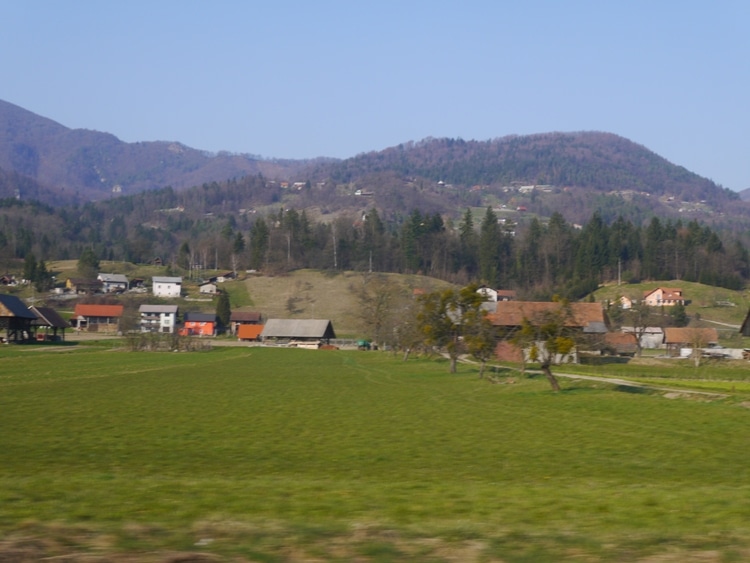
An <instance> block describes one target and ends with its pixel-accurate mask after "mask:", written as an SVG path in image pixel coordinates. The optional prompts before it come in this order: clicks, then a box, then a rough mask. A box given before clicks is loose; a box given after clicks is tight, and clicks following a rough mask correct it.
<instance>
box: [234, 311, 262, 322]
mask: <svg viewBox="0 0 750 563" xmlns="http://www.w3.org/2000/svg"><path fill="white" fill-rule="evenodd" d="M229 320H230V321H232V322H235V323H259V322H260V313H255V312H252V311H232V314H231V316H230V317H229Z"/></svg>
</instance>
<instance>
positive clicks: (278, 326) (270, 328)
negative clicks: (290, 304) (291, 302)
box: [261, 319, 336, 348]
mask: <svg viewBox="0 0 750 563" xmlns="http://www.w3.org/2000/svg"><path fill="white" fill-rule="evenodd" d="M261 336H262V338H263V341H264V342H273V341H275V342H277V343H283V344H287V345H288V346H296V347H298V348H319V347H320V346H321V345H322V344H330V341H331V339H332V338H336V333H335V332H334V330H333V324H332V323H331V321H329V320H325V319H268V320H267V321H266V324H265V327H264V328H263V332H262V333H261Z"/></svg>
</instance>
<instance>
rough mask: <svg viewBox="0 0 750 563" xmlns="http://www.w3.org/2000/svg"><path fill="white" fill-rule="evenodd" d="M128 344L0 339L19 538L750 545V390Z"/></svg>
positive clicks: (436, 546)
mask: <svg viewBox="0 0 750 563" xmlns="http://www.w3.org/2000/svg"><path fill="white" fill-rule="evenodd" d="M110 346H111V345H104V344H102V345H93V346H87V347H83V346H70V347H34V346H29V347H10V348H8V347H6V348H4V349H2V350H0V560H2V559H3V553H4V551H3V550H5V553H14V552H13V550H16V552H19V553H25V554H26V555H28V556H29V558H28V559H26V560H29V561H31V560H34V556H35V555H39V557H38V559H41V555H44V556H45V557H52V556H55V555H62V554H70V553H78V554H93V555H97V554H98V555H102V554H105V555H106V557H107V560H108V561H111V560H117V557H122V558H123V559H122V560H123V561H125V560H126V559H124V558H126V557H127V556H131V557H132V556H133V554H137V558H138V560H143V561H146V560H148V561H151V560H153V561H166V560H169V559H168V555H166V554H167V553H174V552H187V551H189V552H191V553H194V554H197V553H201V552H202V553H207V554H215V555H216V556H218V557H220V558H221V560H228V561H230V560H231V561H433V562H438V561H445V562H448V561H509V562H520V561H535V562H536V561H560V560H570V561H638V560H643V561H646V560H648V561H689V560H696V561H698V560H700V561H742V560H747V559H748V557H750V464H749V463H748V451H749V448H748V446H749V445H750V439H749V438H748V435H747V429H748V420H749V418H750V410H748V409H747V408H744V407H743V406H742V403H741V401H740V400H738V399H737V398H736V397H735V398H733V399H729V400H716V401H694V400H668V399H665V398H664V397H662V396H661V395H659V394H650V393H639V392H626V391H620V390H617V389H616V388H614V387H609V386H607V385H602V384H599V383H594V382H582V381H569V380H564V381H562V385H563V388H564V390H563V392H561V393H558V394H554V393H552V392H551V391H549V387H548V384H547V383H546V382H545V381H544V380H543V378H540V377H530V378H523V377H519V376H517V375H513V376H512V377H513V380H514V383H510V384H494V385H493V384H490V383H488V382H487V381H480V380H479V379H478V378H477V370H476V368H474V367H472V366H461V367H460V370H459V374H458V375H453V376H451V375H449V374H448V373H447V371H448V370H447V366H446V364H445V363H444V362H443V361H437V360H428V359H414V360H410V361H408V362H405V363H404V362H401V361H400V360H399V359H397V358H394V357H392V356H390V355H387V354H383V353H375V352H342V351H337V352H324V351H309V350H294V349H289V350H286V349H269V348H224V349H214V350H212V351H209V352H195V353H132V352H124V351H121V350H117V349H112V348H110ZM598 369H600V370H601V369H603V368H598ZM617 375H618V376H622V374H617ZM500 379H501V380H502V377H501V378H500ZM748 380H750V377H749V378H747V379H746V380H745V381H748ZM24 550H25V551H24ZM35 550H36V551H35ZM196 557H197V556H196ZM16 560H23V559H16ZM195 560H196V561H198V560H201V559H195ZM207 560H208V559H207ZM129 561H132V559H130V560H129Z"/></svg>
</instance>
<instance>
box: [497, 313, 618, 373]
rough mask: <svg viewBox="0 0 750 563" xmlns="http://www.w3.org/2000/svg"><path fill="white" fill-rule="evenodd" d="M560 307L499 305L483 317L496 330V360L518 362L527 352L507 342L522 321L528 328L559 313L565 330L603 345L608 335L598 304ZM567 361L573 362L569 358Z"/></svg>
mask: <svg viewBox="0 0 750 563" xmlns="http://www.w3.org/2000/svg"><path fill="white" fill-rule="evenodd" d="M563 307H564V305H563V304H561V303H556V302H546V301H499V302H498V303H497V308H496V309H495V312H494V313H491V314H489V315H487V318H488V319H489V320H490V322H491V323H492V325H493V326H494V327H496V328H497V330H498V337H499V341H498V345H497V348H496V357H497V359H498V360H500V361H521V359H522V357H523V355H528V352H526V351H523V350H521V349H519V348H518V347H517V346H515V345H514V344H512V343H511V342H510V338H512V336H513V335H514V334H515V333H517V331H518V330H520V328H521V327H522V326H523V324H524V321H528V322H529V323H531V324H532V325H539V324H541V323H544V322H546V319H548V318H549V316H550V315H557V314H560V313H563V315H562V320H563V323H564V325H565V327H566V328H568V329H572V330H573V331H574V332H577V333H579V334H580V335H581V336H582V337H583V336H584V335H585V336H588V337H589V338H591V339H594V338H595V337H596V338H599V339H600V340H601V341H602V343H601V344H603V340H604V335H605V334H606V333H607V332H608V330H607V323H606V320H605V317H604V310H603V309H602V306H601V305H599V304H598V303H570V304H569V305H568V307H569V311H568V312H567V313H564V312H562V308H563ZM571 359H576V357H574V356H572V357H571Z"/></svg>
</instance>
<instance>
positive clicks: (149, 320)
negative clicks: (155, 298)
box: [139, 305, 177, 334]
mask: <svg viewBox="0 0 750 563" xmlns="http://www.w3.org/2000/svg"><path fill="white" fill-rule="evenodd" d="M139 312H140V313H141V332H161V333H170V334H171V333H173V332H174V330H175V326H176V325H177V305H141V307H140V309H139Z"/></svg>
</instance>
